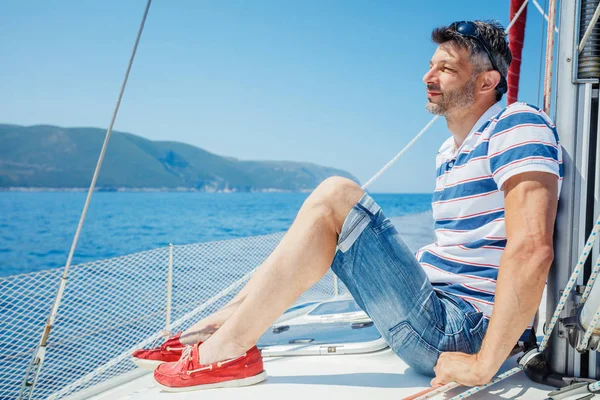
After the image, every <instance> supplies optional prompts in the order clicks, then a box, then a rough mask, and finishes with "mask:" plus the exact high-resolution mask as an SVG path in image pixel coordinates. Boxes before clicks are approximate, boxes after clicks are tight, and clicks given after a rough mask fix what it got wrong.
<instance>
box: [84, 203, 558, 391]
mask: <svg viewBox="0 0 600 400" xmlns="http://www.w3.org/2000/svg"><path fill="white" fill-rule="evenodd" d="M392 221H393V222H394V223H395V225H396V227H397V229H398V231H399V232H400V234H401V235H402V236H403V238H404V239H405V241H406V242H407V244H408V245H409V247H411V249H413V251H414V250H416V249H417V248H418V247H420V246H422V245H425V244H427V243H430V242H431V240H430V239H432V238H433V234H432V225H433V224H432V221H431V216H430V215H429V216H427V215H424V214H420V215H418V216H406V217H401V218H392ZM542 307H545V301H544V300H543V301H542ZM542 311H543V310H542ZM541 315H544V313H543V312H542V313H541ZM540 332H541V331H540ZM264 363H265V369H266V371H267V380H266V381H264V382H262V383H259V384H257V385H254V386H248V387H242V388H221V389H208V390H196V391H190V392H183V393H168V392H164V391H162V390H161V389H160V388H159V387H158V386H157V385H156V384H155V382H154V379H153V377H152V374H151V373H147V374H145V375H143V376H139V371H138V372H137V374H136V375H137V376H131V378H130V379H129V380H127V381H126V382H125V383H123V384H121V385H119V386H117V387H114V388H112V389H108V390H105V391H103V392H102V393H100V394H97V395H95V396H94V397H93V399H95V400H104V399H106V400H108V399H111V400H112V399H123V400H125V399H126V400H137V399H144V400H147V399H182V400H184V399H198V398H202V399H207V400H209V399H219V400H227V399H236V400H237V399H240V398H244V399H275V398H282V399H283V398H285V399H302V400H306V399H310V398H312V399H322V398H334V399H338V398H339V399H347V400H351V399H356V400H359V399H360V400H363V399H365V398H366V399H394V400H400V399H402V398H405V397H407V396H410V395H413V394H415V393H417V392H419V391H421V390H424V389H427V388H429V387H430V386H429V382H430V379H431V378H429V377H426V376H423V375H421V374H419V373H417V372H415V371H414V370H413V369H412V368H410V367H408V366H407V365H406V364H405V363H404V362H403V361H402V360H401V359H400V358H398V357H397V356H396V355H395V354H394V353H393V352H392V351H391V350H390V349H389V348H386V349H384V350H380V351H377V352H374V353H367V354H354V355H324V356H295V357H265V359H264ZM516 365H517V361H516V357H513V358H510V359H508V360H507V361H506V362H505V363H504V365H503V367H502V369H501V371H500V372H503V371H506V370H508V369H511V368H513V367H515V366H516ZM464 390H465V388H457V389H454V390H453V391H451V392H448V393H446V394H443V395H439V396H438V397H436V399H450V398H451V397H453V396H455V395H457V394H459V393H461V392H462V391H464ZM551 390H553V388H551V387H548V386H543V385H539V384H536V383H534V382H532V381H530V380H529V379H528V378H527V377H526V376H525V374H523V373H522V372H521V373H518V374H517V375H515V376H513V377H511V378H509V379H507V380H505V381H502V382H500V383H498V384H496V385H494V386H492V387H491V388H488V389H487V390H485V391H482V392H481V393H478V394H476V395H474V396H472V397H471V398H473V399H543V398H546V396H547V393H548V392H549V391H551Z"/></svg>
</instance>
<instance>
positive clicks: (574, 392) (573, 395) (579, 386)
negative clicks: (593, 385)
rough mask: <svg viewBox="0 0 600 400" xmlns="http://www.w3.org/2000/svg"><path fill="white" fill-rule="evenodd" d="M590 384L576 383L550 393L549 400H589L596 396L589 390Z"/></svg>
mask: <svg viewBox="0 0 600 400" xmlns="http://www.w3.org/2000/svg"><path fill="white" fill-rule="evenodd" d="M589 386H590V383H589V382H576V383H573V384H571V385H569V386H565V387H563V388H560V389H558V390H555V391H553V392H550V393H548V399H549V400H563V399H569V400H589V399H591V398H593V397H595V396H596V395H595V394H594V393H592V392H590V390H589Z"/></svg>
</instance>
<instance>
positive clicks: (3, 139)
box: [0, 124, 357, 192]
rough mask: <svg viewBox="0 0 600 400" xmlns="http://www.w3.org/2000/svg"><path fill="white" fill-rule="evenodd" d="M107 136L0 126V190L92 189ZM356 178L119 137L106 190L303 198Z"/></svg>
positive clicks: (107, 163) (104, 180)
mask: <svg viewBox="0 0 600 400" xmlns="http://www.w3.org/2000/svg"><path fill="white" fill-rule="evenodd" d="M105 133H106V131H105V130H103V129H99V128H61V127H57V126H49V125H37V126H31V127H25V126H18V125H3V124H0V188H12V187H19V188H56V189H58V188H85V187H88V186H89V184H90V181H91V178H92V175H93V171H94V168H95V166H96V161H97V159H98V155H99V153H100V148H101V147H102V142H103V140H104V135H105ZM333 175H340V176H345V177H347V178H350V179H353V180H354V181H357V179H356V178H354V177H353V176H352V175H350V174H349V173H347V172H345V171H342V170H338V169H334V168H329V167H322V166H318V165H315V164H310V163H301V162H289V161H242V160H237V159H234V158H231V157H224V156H219V155H216V154H213V153H210V152H208V151H206V150H203V149H201V148H199V147H195V146H191V145H188V144H184V143H179V142H164V141H151V140H148V139H145V138H142V137H140V136H136V135H133V134H130V133H123V132H115V131H113V133H112V136H111V140H110V143H109V145H108V150H107V152H106V156H105V159H104V164H103V166H102V171H101V173H100V176H99V178H98V183H97V187H98V189H100V190H128V189H129V190H140V189H158V190H198V191H208V192H212V191H244V192H247V191H264V190H285V191H302V190H310V189H313V188H315V187H316V186H317V185H318V184H319V183H320V182H321V181H323V180H324V179H325V178H327V177H329V176H333Z"/></svg>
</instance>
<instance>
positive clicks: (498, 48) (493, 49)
mask: <svg viewBox="0 0 600 400" xmlns="http://www.w3.org/2000/svg"><path fill="white" fill-rule="evenodd" d="M473 23H474V24H475V26H476V27H477V29H478V30H479V34H480V36H481V38H482V39H483V40H484V41H485V43H486V44H487V46H488V48H489V50H490V54H491V56H492V57H493V58H494V62H495V63H496V66H497V67H498V69H499V71H498V72H500V74H501V75H502V76H504V78H505V79H508V67H509V66H510V62H511V61H512V54H511V52H510V49H509V48H508V42H507V41H506V32H505V30H504V28H503V27H502V25H500V23H499V22H498V21H473ZM431 40H433V41H434V42H435V43H437V44H442V43H447V42H452V44H454V45H455V46H457V47H459V48H463V49H465V50H467V51H469V52H470V53H471V63H472V64H473V73H476V74H478V73H481V72H483V71H490V70H491V69H493V66H492V63H491V62H490V60H489V58H488V55H487V53H486V51H485V49H484V48H483V47H482V46H481V44H480V43H479V42H478V41H477V40H476V39H474V38H471V37H468V36H463V35H461V34H460V33H458V32H457V31H456V30H455V29H452V28H450V26H441V27H438V28H435V29H434V30H433V32H431ZM501 99H502V93H500V92H498V91H496V101H500V100H501Z"/></svg>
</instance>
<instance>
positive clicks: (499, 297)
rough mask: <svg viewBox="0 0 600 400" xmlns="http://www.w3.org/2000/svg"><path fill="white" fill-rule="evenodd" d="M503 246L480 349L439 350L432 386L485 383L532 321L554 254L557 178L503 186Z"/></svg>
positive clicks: (533, 176) (526, 176)
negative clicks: (504, 244) (469, 350)
mask: <svg viewBox="0 0 600 400" xmlns="http://www.w3.org/2000/svg"><path fill="white" fill-rule="evenodd" d="M504 193H505V195H504V197H505V202H504V209H505V224H506V238H507V244H506V248H505V250H504V253H503V254H502V258H501V260H500V269H499V272H498V280H497V283H496V297H495V301H494V311H493V313H492V317H491V319H490V324H489V326H488V329H487V333H486V335H485V338H484V340H483V344H482V346H481V349H480V350H479V353H477V354H474V355H468V354H464V353H442V355H441V356H440V358H439V360H438V363H437V365H436V367H435V373H436V377H435V378H434V379H433V380H432V381H431V385H432V386H440V385H444V384H446V383H448V382H457V383H461V384H463V385H468V386H477V385H482V384H485V383H487V382H489V381H490V380H491V379H492V378H493V377H494V375H495V374H496V372H497V371H498V369H499V368H500V366H501V365H502V363H503V362H504V361H505V360H506V358H507V357H508V355H509V353H510V351H511V350H512V349H513V347H514V346H515V344H516V343H517V341H518V340H519V337H520V336H521V334H522V333H523V332H524V331H525V329H526V328H527V326H528V325H529V323H530V322H531V320H532V319H533V317H534V315H535V313H536V311H537V309H538V307H539V304H540V301H541V298H542V292H543V290H544V285H545V282H546V277H547V275H548V270H549V268H550V265H551V264H552V260H553V257H554V251H553V243H552V235H553V232H554V221H555V219H556V209H557V202H558V200H557V197H558V177H557V176H556V175H553V174H550V173H546V172H525V173H521V174H518V175H515V176H513V177H511V178H510V179H508V180H507V181H506V183H505V184H504Z"/></svg>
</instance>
